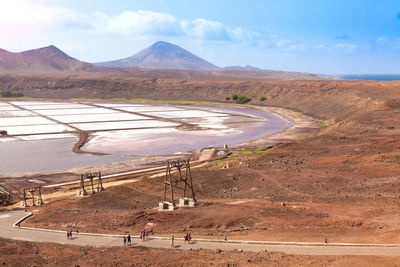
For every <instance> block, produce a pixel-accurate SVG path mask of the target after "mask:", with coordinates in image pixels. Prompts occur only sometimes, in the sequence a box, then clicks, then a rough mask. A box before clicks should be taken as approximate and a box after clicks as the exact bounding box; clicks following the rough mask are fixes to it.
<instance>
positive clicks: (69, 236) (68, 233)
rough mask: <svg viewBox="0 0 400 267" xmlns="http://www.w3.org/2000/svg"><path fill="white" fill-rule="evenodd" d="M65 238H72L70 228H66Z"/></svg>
mask: <svg viewBox="0 0 400 267" xmlns="http://www.w3.org/2000/svg"><path fill="white" fill-rule="evenodd" d="M67 239H72V230H67Z"/></svg>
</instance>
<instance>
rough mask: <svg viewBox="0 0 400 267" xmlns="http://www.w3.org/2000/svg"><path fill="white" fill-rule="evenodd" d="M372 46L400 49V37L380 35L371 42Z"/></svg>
mask: <svg viewBox="0 0 400 267" xmlns="http://www.w3.org/2000/svg"><path fill="white" fill-rule="evenodd" d="M370 44H371V46H372V47H374V48H380V49H400V38H388V37H384V36H381V37H378V38H376V39H375V40H372V41H371V42H370Z"/></svg>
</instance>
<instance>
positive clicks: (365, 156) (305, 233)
mask: <svg viewBox="0 0 400 267" xmlns="http://www.w3.org/2000/svg"><path fill="white" fill-rule="evenodd" d="M51 79H53V80H52V81H54V86H53V85H52V86H47V85H45V84H44V83H45V81H46V83H47V81H48V80H51ZM0 84H1V85H3V86H6V88H9V89H16V88H18V89H19V90H21V91H23V92H24V94H25V95H30V94H31V96H35V97H44V96H47V97H48V96H54V97H55V96H57V95H59V94H60V95H61V96H63V97H68V98H69V97H73V96H76V95H77V92H79V91H80V90H82V88H84V89H86V90H84V91H85V92H86V93H85V94H84V95H82V96H85V97H115V96H117V95H119V96H123V97H147V98H155V99H169V100H171V99H183V100H210V101H224V99H225V96H230V95H231V94H233V93H241V94H246V95H249V96H253V95H254V99H255V101H254V104H260V105H261V104H262V105H266V106H279V107H283V108H289V109H292V110H297V111H300V112H302V113H303V114H309V115H312V116H314V117H315V118H317V119H321V124H323V125H325V126H324V127H323V128H322V129H321V130H320V131H319V132H318V133H314V134H313V135H310V136H309V137H305V138H301V139H297V140H294V141H292V142H290V143H284V144H277V145H274V146H273V148H270V149H267V150H263V151H260V150H257V149H253V150H245V151H242V152H236V153H233V155H231V156H230V157H228V158H226V159H223V160H217V161H213V162H209V163H207V164H206V165H203V166H201V167H198V168H194V169H193V170H192V174H193V179H194V184H195V190H196V193H197V199H198V201H199V202H200V205H199V207H196V208H187V209H178V210H177V211H174V212H157V211H156V210H154V207H156V206H157V204H158V202H159V201H160V198H161V196H162V190H163V176H159V177H154V178H151V179H149V176H143V177H141V178H143V179H140V180H139V181H137V182H131V183H124V184H122V185H116V186H113V187H109V188H107V189H106V190H105V191H103V192H101V193H99V194H95V195H91V196H88V197H84V198H75V197H74V198H71V197H69V198H67V199H59V200H57V201H53V202H50V203H46V205H45V206H43V207H39V208H38V207H35V208H32V209H30V210H31V211H32V212H33V213H34V216H33V217H32V218H31V219H29V220H27V221H26V223H24V225H29V226H39V227H43V228H52V229H60V230H64V229H68V228H69V227H75V228H78V229H79V231H81V232H84V231H88V232H102V233H128V232H129V233H135V234H137V233H138V232H139V231H141V230H142V229H146V230H147V231H149V232H150V233H151V234H157V235H168V236H169V235H171V234H174V235H177V236H183V235H184V234H185V232H186V231H190V232H192V235H193V236H195V237H208V238H220V239H221V238H223V237H225V236H226V237H227V238H228V239H246V240H271V241H272V240H276V241H318V242H323V240H324V239H325V238H327V239H328V240H329V242H351V243H353V242H354V243H396V244H400V235H399V234H400V224H399V221H400V220H399V219H400V210H399V204H400V198H399V192H400V181H399V178H400V177H399V171H400V165H399V163H400V139H399V137H400V126H399V122H400V116H399V113H400V82H365V81H321V82H318V81H310V82H307V81H298V82H296V81H290V82H289V81H285V82H280V81H259V82H257V81H251V82H239V81H238V82H224V81H178V80H157V79H128V78H127V79H121V78H119V79H118V80H112V79H101V80H94V79H93V78H91V79H86V78H64V79H61V78H59V77H42V78H32V77H27V76H18V77H17V76H13V77H0ZM96 88H97V89H96ZM217 88H218V90H217ZM260 96H264V97H265V98H266V99H265V100H264V101H261V100H257V99H258V98H259V97H260ZM72 190H76V189H72ZM65 191H66V192H65V193H67V189H65ZM1 244H2V245H1V246H0V248H1V250H2V251H13V250H14V251H16V252H15V253H21V252H18V251H20V250H22V249H23V248H25V247H26V249H27V250H30V251H36V252H37V254H35V255H28V254H23V256H21V257H19V258H18V259H21V258H24V257H26V259H32V260H35V262H36V264H38V265H40V264H51V260H53V261H54V262H56V263H61V264H62V263H64V262H65V260H67V259H70V262H71V263H72V262H74V261H77V262H79V264H80V265H82V266H84V265H85V264H86V263H88V264H89V265H90V264H91V265H95V264H98V262H96V261H98V260H99V258H98V257H97V255H98V254H99V253H102V254H103V255H113V256H114V259H115V260H116V261H119V262H121V263H120V264H121V265H124V263H125V261H124V259H126V260H128V259H131V260H133V261H135V259H136V260H137V259H138V258H136V257H138V256H137V255H141V253H144V252H143V251H144V250H141V249H132V251H133V253H132V254H134V256H133V255H132V254H129V255H128V254H127V252H126V250H120V249H97V248H96V249H95V248H76V247H63V251H65V252H64V253H63V254H59V252H58V250H57V249H56V248H57V246H52V245H47V244H29V243H21V245H20V246H17V245H16V242H14V241H10V242H8V241H4V240H2V241H1ZM7 248H9V250H7ZM78 251H80V252H78ZM81 251H84V252H81ZM99 251H101V252H99ZM15 253H14V254H15ZM77 253H84V254H83V255H84V256H83V258H82V259H87V262H82V261H81V260H82V259H81V258H80V259H79V260H78V259H76V254H77ZM2 255H3V253H2ZM67 255H71V256H70V257H68V258H66V257H67ZM90 255H92V256H90ZM145 255H147V257H148V259H149V261H148V262H146V263H148V264H163V265H168V264H169V265H174V263H176V261H178V262H181V263H182V264H186V265H195V266H196V265H203V264H205V263H211V262H212V263H215V264H217V265H218V264H225V265H226V264H227V263H234V264H239V265H250V264H253V263H254V264H255V265H260V266H262V265H281V266H282V265H318V266H321V265H337V266H343V265H365V264H370V265H376V266H382V265H389V266H396V264H397V265H398V264H399V263H398V258H397V259H389V258H370V257H343V256H340V257H334V256H330V257H309V256H291V255H283V254H275V253H267V252H266V253H260V254H251V253H250V254H238V253H234V252H229V253H227V254H224V253H223V254H218V253H214V252H209V251H189V252H173V254H171V252H170V251H162V250H146V254H145ZM171 255H174V257H172V256H171ZM188 255H190V256H189V258H190V260H189V259H188ZM206 257H209V258H211V259H212V260H211V261H208V260H207V261H206V262H205V261H204V259H205V258H206ZM110 258H111V257H110ZM10 259H11V257H10ZM18 259H15V261H14V262H10V263H7V264H13V263H15V264H17V263H18V262H19V261H18ZM193 259H199V260H196V261H192V260H193ZM46 260H48V261H46ZM90 260H93V262H90ZM248 260H250V261H248ZM3 261H5V262H6V260H3ZM139 261H140V260H139ZM140 262H141V261H140ZM74 263H75V262H74Z"/></svg>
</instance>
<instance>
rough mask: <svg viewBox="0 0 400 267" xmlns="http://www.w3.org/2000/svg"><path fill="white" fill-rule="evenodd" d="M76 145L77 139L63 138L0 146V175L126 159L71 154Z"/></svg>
mask: <svg viewBox="0 0 400 267" xmlns="http://www.w3.org/2000/svg"><path fill="white" fill-rule="evenodd" d="M76 142H77V138H63V139H50V140H34V141H14V142H8V143H0V162H1V164H0V174H16V173H27V172H52V171H59V170H67V169H71V168H75V167H82V166H91V165H99V164H105V163H111V162H115V161H125V160H129V159H128V158H126V157H124V156H123V155H121V154H118V153H114V154H112V155H110V156H95V155H90V154H76V153H73V152H72V147H73V145H74V144H75V143H76ZM131 159H132V158H131Z"/></svg>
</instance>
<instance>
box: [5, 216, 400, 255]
mask: <svg viewBox="0 0 400 267" xmlns="http://www.w3.org/2000/svg"><path fill="white" fill-rule="evenodd" d="M29 214H30V213H28V212H23V211H13V212H3V213H0V237H3V238H9V239H15V240H25V241H31V242H50V243H57V244H70V245H80V246H99V247H113V246H122V236H121V235H103V234H89V233H79V234H76V233H74V234H73V239H67V238H66V231H60V230H47V231H43V230H38V229H26V228H24V227H14V226H13V225H14V224H15V223H16V222H17V221H19V220H21V219H22V218H24V217H26V216H28V215H29ZM66 230H67V229H66ZM132 245H133V246H145V247H150V248H165V249H170V248H171V247H170V240H169V239H168V238H161V237H151V238H149V239H148V240H146V241H144V242H142V241H140V239H139V238H137V237H136V236H135V237H134V238H133V243H132ZM175 248H176V249H184V250H185V249H199V248H203V249H211V250H217V249H221V250H235V249H236V250H243V251H252V252H257V251H265V250H267V251H276V252H284V253H288V254H301V255H370V256H399V255H400V245H395V244H349V243H347V244H346V243H344V244H338V243H337V244H327V245H326V244H323V243H311V242H310V243H306V242H285V243H278V242H267V241H266V242H256V241H228V242H226V241H222V240H219V241H215V240H214V241H212V240H205V239H201V240H200V239H193V241H192V244H190V245H189V244H184V242H183V240H182V239H181V238H176V237H175Z"/></svg>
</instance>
